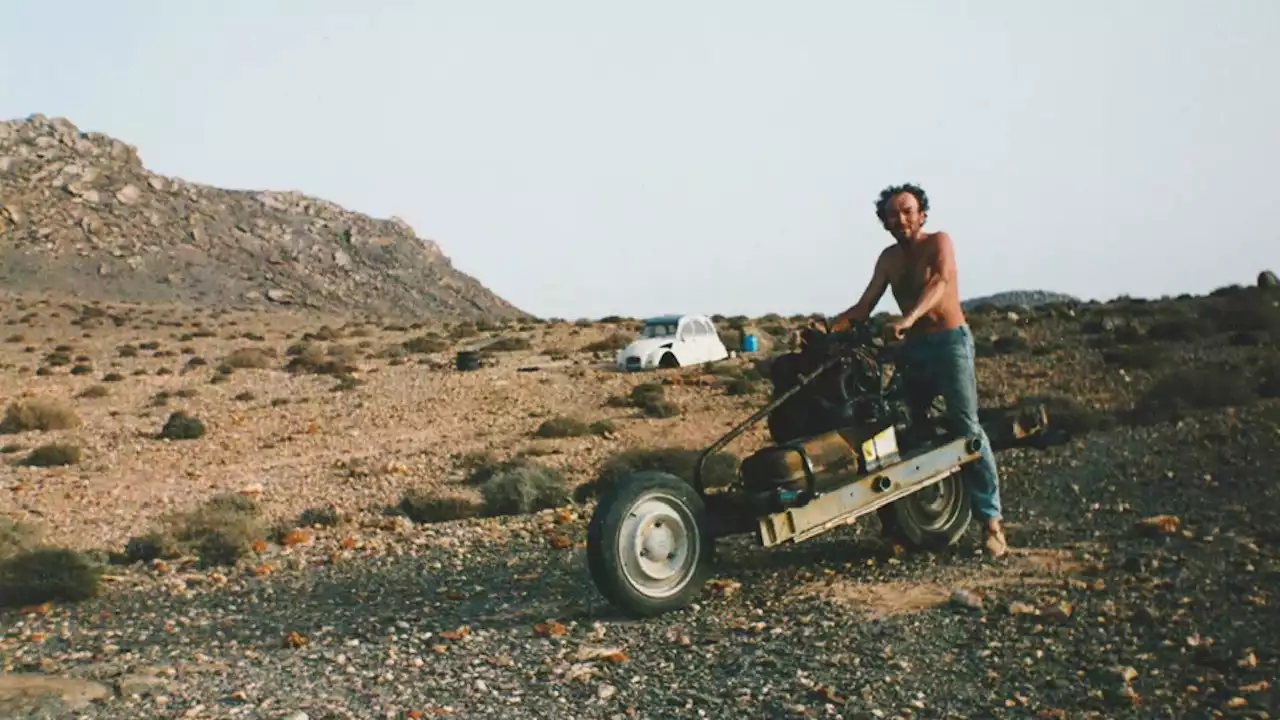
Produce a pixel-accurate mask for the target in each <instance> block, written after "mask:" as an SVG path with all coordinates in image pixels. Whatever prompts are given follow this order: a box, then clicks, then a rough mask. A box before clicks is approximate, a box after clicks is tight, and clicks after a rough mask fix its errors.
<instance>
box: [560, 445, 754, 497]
mask: <svg viewBox="0 0 1280 720" xmlns="http://www.w3.org/2000/svg"><path fill="white" fill-rule="evenodd" d="M700 454H702V451H701V450H691V449H688V448H681V447H656V448H630V449H627V450H623V451H622V452H619V453H616V454H614V455H612V456H610V457H608V458H606V459H605V460H604V462H602V463H601V464H600V469H599V470H598V471H597V472H596V476H595V478H594V479H593V480H590V481H588V482H586V483H583V484H581V485H579V486H578V487H577V488H576V489H575V490H574V495H573V499H574V500H575V501H577V502H585V501H587V500H588V499H590V498H592V497H595V496H599V495H603V494H604V493H606V492H608V491H609V490H610V489H611V488H613V486H614V485H616V484H617V483H618V482H619V481H621V480H622V479H623V478H625V477H626V476H627V475H630V474H631V473H634V472H640V471H645V470H657V471H660V472H665V473H670V474H672V475H674V476H676V477H678V478H680V479H681V480H684V481H685V482H687V483H689V484H693V470H694V467H695V466H696V465H697V462H698V456H699V455H700ZM739 464H740V463H739V460H738V457H737V456H736V455H734V454H733V453H731V452H727V451H721V452H718V453H715V454H714V455H711V456H710V457H708V458H707V463H706V465H704V466H703V468H702V483H703V486H704V487H727V486H729V485H731V484H733V483H734V482H736V481H737V478H738V467H739Z"/></svg>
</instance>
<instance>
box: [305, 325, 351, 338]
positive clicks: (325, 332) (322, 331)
mask: <svg viewBox="0 0 1280 720" xmlns="http://www.w3.org/2000/svg"><path fill="white" fill-rule="evenodd" d="M341 338H342V332H341V331H339V330H335V329H333V328H331V327H329V326H328V325H321V326H320V328H319V329H318V330H316V331H315V332H305V333H302V339H303V340H320V341H322V342H329V341H331V340H339V339H341Z"/></svg>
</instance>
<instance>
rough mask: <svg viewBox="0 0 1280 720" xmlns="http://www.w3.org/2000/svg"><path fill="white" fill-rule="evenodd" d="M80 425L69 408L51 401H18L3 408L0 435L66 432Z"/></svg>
mask: <svg viewBox="0 0 1280 720" xmlns="http://www.w3.org/2000/svg"><path fill="white" fill-rule="evenodd" d="M80 425H81V421H80V417H79V416H78V415H76V413H75V411H74V410H72V409H71V408H69V407H65V406H63V405H60V404H58V403H55V402H53V401H51V400H19V401H18V402H15V403H12V404H11V405H9V407H7V408H5V411H4V419H3V420H0V434H14V433H20V432H27V431H30V430H40V431H48V430H66V429H69V428H74V427H79V426H80Z"/></svg>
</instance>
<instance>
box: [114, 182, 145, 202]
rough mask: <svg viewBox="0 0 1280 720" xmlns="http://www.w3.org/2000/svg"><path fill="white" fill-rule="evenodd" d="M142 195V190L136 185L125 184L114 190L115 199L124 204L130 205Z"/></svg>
mask: <svg viewBox="0 0 1280 720" xmlns="http://www.w3.org/2000/svg"><path fill="white" fill-rule="evenodd" d="M141 197H142V191H141V190H139V189H138V187H137V186H136V185H125V186H124V187H122V188H120V189H119V190H118V191H116V200H119V201H120V202H122V203H124V204H125V205H132V204H134V203H136V202H138V200H139V199H140V198H141Z"/></svg>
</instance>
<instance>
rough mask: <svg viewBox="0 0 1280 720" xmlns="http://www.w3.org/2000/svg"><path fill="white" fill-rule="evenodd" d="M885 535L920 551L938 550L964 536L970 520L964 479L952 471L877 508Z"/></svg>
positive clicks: (971, 516) (970, 513)
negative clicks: (927, 485) (928, 484)
mask: <svg viewBox="0 0 1280 720" xmlns="http://www.w3.org/2000/svg"><path fill="white" fill-rule="evenodd" d="M879 516H880V523H881V525H883V526H884V531H885V534H886V535H888V536H889V537H890V538H893V539H894V540H897V541H899V542H901V543H902V544H904V545H906V546H908V547H913V548H916V549H920V550H941V549H943V548H945V547H949V546H951V545H955V544H956V543H958V542H960V539H961V538H963V537H964V534H965V531H966V530H968V529H969V522H970V521H971V520H972V519H973V510H972V508H971V507H970V505H969V491H968V488H967V487H966V486H965V483H964V478H962V477H961V476H960V474H959V473H952V474H951V475H948V476H947V477H945V478H943V479H942V480H940V481H938V482H936V483H934V484H933V485H930V486H929V487H926V488H924V489H922V490H917V491H916V492H913V493H911V494H910V495H907V496H906V497H903V498H899V499H898V500H895V501H893V502H892V503H890V504H889V505H888V506H886V507H883V508H881V509H880V511H879Z"/></svg>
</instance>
